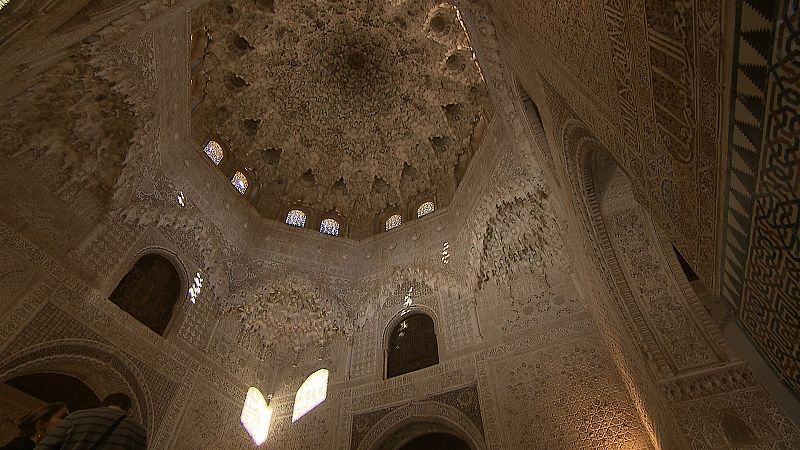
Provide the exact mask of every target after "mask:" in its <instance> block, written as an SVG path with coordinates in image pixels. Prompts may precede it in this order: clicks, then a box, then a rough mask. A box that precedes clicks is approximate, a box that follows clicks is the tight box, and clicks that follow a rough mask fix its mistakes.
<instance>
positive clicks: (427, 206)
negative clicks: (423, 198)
mask: <svg viewBox="0 0 800 450" xmlns="http://www.w3.org/2000/svg"><path fill="white" fill-rule="evenodd" d="M435 209H436V207H435V206H434V204H433V202H425V203H423V204H421V205H419V208H417V218H420V217H422V216H424V215H426V214H430V213H432V212H433V211H434V210H435Z"/></svg>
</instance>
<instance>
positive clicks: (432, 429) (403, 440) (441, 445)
mask: <svg viewBox="0 0 800 450" xmlns="http://www.w3.org/2000/svg"><path fill="white" fill-rule="evenodd" d="M427 406H430V405H427ZM402 409H403V408H401V410H402ZM398 412H402V411H398ZM405 412H406V413H408V412H412V411H411V410H407V411H405ZM416 412H417V413H422V414H419V415H416V414H415V415H413V416H411V417H408V416H405V417H404V418H402V419H401V420H400V421H399V422H398V423H396V424H394V425H393V426H390V427H388V428H387V429H386V431H384V432H383V433H381V434H382V436H380V437H377V439H376V440H375V441H373V444H372V445H369V443H368V442H362V443H361V445H359V446H358V448H359V449H367V448H368V449H376V450H429V449H430V450H477V449H480V448H484V446H483V444H482V442H481V441H480V438H479V437H478V435H477V434H475V433H476V431H477V430H475V429H472V430H467V429H465V428H464V427H462V426H460V425H459V424H458V423H457V422H454V421H453V420H452V419H453V418H455V417H451V418H450V419H448V418H444V417H435V416H429V415H427V414H425V408H424V407H423V409H422V410H418V411H416ZM399 416H400V415H398V417H399ZM456 420H458V419H456ZM379 425H380V424H379ZM379 428H380V426H378V427H376V428H373V430H371V431H378V429H379ZM367 441H369V440H367Z"/></svg>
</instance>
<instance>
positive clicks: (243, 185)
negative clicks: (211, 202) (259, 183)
mask: <svg viewBox="0 0 800 450" xmlns="http://www.w3.org/2000/svg"><path fill="white" fill-rule="evenodd" d="M231 184H232V185H233V187H235V188H236V190H237V191H239V193H240V194H242V195H244V193H245V192H247V186H248V184H247V177H246V176H244V174H243V173H242V172H236V173H235V174H233V178H231Z"/></svg>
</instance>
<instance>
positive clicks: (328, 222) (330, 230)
mask: <svg viewBox="0 0 800 450" xmlns="http://www.w3.org/2000/svg"><path fill="white" fill-rule="evenodd" d="M319 232H320V233H324V234H330V235H331V236H338V235H339V222H337V221H335V220H333V219H325V220H323V221H322V223H320V224H319Z"/></svg>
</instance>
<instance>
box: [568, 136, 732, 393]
mask: <svg viewBox="0 0 800 450" xmlns="http://www.w3.org/2000/svg"><path fill="white" fill-rule="evenodd" d="M581 158H582V159H581V167H580V173H581V180H582V184H583V186H582V187H583V200H584V202H585V205H586V211H587V212H588V215H589V223H590V226H591V231H592V233H593V235H594V238H595V240H596V242H597V243H598V244H599V246H600V249H601V253H600V254H601V257H602V264H603V265H604V266H605V267H606V268H607V274H608V275H610V281H611V284H612V285H613V286H614V288H615V290H616V294H617V298H618V299H619V300H621V303H620V306H621V308H622V310H623V311H624V314H625V316H627V317H628V318H629V320H630V321H631V323H630V324H629V325H631V326H632V327H633V331H634V333H635V334H636V335H637V336H639V337H640V338H641V339H643V340H644V342H645V343H646V347H647V355H648V359H649V361H648V362H649V363H650V364H651V367H652V369H653V370H654V371H655V374H656V375H657V376H659V377H670V376H676V375H680V374H683V373H689V372H693V371H697V370H703V369H706V368H709V367H713V366H716V365H718V364H720V363H723V362H724V361H725V359H726V355H725V352H724V348H723V343H722V341H721V336H719V333H718V330H717V331H716V332H715V330H714V328H713V326H712V325H711V320H710V317H709V316H708V314H707V313H706V311H704V310H703V308H702V307H701V306H700V304H699V300H698V299H697V296H696V295H694V293H693V292H691V291H690V290H688V292H687V290H686V289H683V287H684V285H686V284H687V282H686V279H685V276H684V274H683V272H682V271H680V269H679V267H680V264H679V262H678V259H677V256H676V255H675V253H674V252H673V251H672V250H671V244H669V242H668V241H666V240H665V238H666V236H665V235H664V233H663V232H662V231H660V230H659V228H658V227H657V226H656V225H655V223H654V222H653V220H652V219H651V217H650V214H649V213H648V211H647V209H646V208H645V207H644V206H643V205H642V204H640V203H639V201H638V199H637V198H636V195H635V194H634V188H633V185H632V183H631V180H630V178H629V177H628V174H627V173H626V172H625V171H624V169H623V168H622V166H620V165H619V164H618V163H617V162H616V160H615V159H614V158H613V157H612V156H611V155H610V154H609V153H608V152H607V151H606V150H605V149H604V148H603V147H602V146H599V145H594V146H589V147H587V148H586V150H585V151H584V153H583V155H582V157H581ZM673 269H678V271H677V272H676V271H675V270H673ZM676 275H678V276H676Z"/></svg>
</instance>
